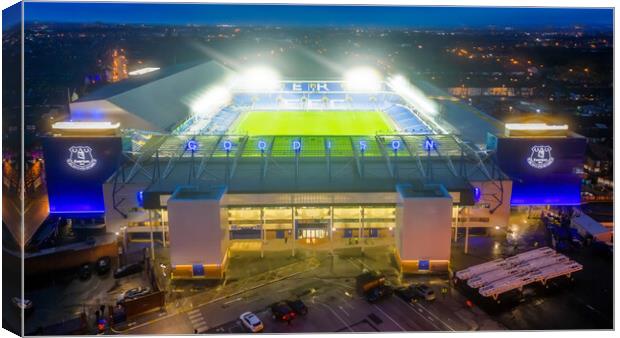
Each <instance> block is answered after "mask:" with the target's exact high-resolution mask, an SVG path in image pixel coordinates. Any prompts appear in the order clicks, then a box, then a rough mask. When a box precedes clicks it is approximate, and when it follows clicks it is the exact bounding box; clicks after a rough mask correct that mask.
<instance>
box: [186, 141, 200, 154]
mask: <svg viewBox="0 0 620 338" xmlns="http://www.w3.org/2000/svg"><path fill="white" fill-rule="evenodd" d="M185 149H187V150H189V151H191V152H192V153H193V152H196V150H198V141H196V140H194V139H191V140H187V142H186V143H185Z"/></svg>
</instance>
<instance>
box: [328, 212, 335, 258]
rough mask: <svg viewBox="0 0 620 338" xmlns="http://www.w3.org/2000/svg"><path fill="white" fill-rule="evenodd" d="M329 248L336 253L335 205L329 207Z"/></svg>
mask: <svg viewBox="0 0 620 338" xmlns="http://www.w3.org/2000/svg"><path fill="white" fill-rule="evenodd" d="M329 250H330V252H331V253H332V254H333V253H334V207H333V206H330V207H329Z"/></svg>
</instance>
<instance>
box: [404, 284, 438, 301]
mask: <svg viewBox="0 0 620 338" xmlns="http://www.w3.org/2000/svg"><path fill="white" fill-rule="evenodd" d="M409 287H410V288H411V289H412V290H413V292H414V293H415V294H416V296H418V297H420V298H421V299H424V300H427V301H432V300H435V291H433V289H432V288H431V287H430V286H428V285H426V284H417V285H415V286H414V285H410V286H409Z"/></svg>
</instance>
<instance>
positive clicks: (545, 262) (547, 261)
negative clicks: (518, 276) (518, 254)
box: [516, 253, 570, 271]
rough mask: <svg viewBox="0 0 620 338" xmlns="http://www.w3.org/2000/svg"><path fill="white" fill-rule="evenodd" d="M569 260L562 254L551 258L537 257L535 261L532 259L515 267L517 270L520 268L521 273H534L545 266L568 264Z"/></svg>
mask: <svg viewBox="0 0 620 338" xmlns="http://www.w3.org/2000/svg"><path fill="white" fill-rule="evenodd" d="M568 261H570V259H569V258H568V257H566V256H564V255H562V254H559V253H556V254H555V255H551V256H544V257H539V258H536V259H532V260H530V261H527V262H523V263H521V264H519V265H517V266H516V267H517V268H520V269H521V270H523V271H534V270H536V269H540V268H543V267H545V266H549V265H553V264H558V263H564V262H568Z"/></svg>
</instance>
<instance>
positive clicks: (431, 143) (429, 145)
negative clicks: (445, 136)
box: [424, 137, 436, 152]
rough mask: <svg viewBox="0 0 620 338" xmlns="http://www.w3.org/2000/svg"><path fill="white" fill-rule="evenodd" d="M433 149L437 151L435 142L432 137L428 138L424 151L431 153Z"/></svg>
mask: <svg viewBox="0 0 620 338" xmlns="http://www.w3.org/2000/svg"><path fill="white" fill-rule="evenodd" d="M433 149H436V144H435V141H433V140H432V139H431V138H430V137H427V138H426V140H424V150H426V151H427V152H431V150H433Z"/></svg>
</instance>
